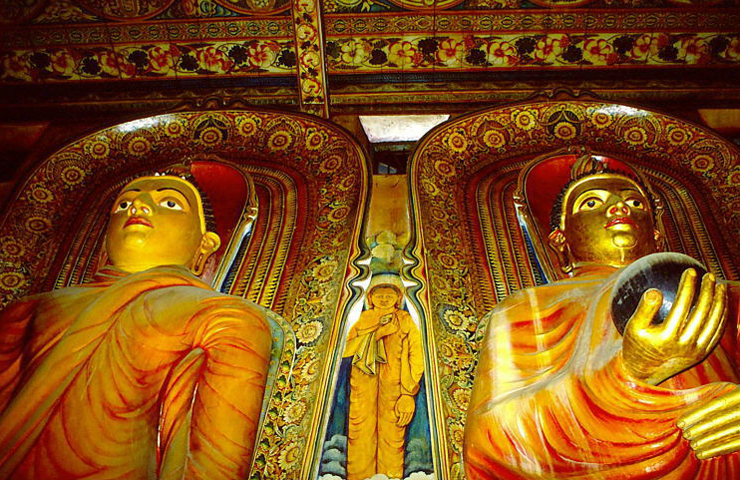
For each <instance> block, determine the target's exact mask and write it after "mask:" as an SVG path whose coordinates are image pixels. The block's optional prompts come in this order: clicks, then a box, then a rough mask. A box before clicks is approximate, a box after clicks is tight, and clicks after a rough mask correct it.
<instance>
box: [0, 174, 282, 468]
mask: <svg viewBox="0 0 740 480" xmlns="http://www.w3.org/2000/svg"><path fill="white" fill-rule="evenodd" d="M134 209H136V212H134ZM219 244H220V239H219V238H218V235H216V234H215V233H213V232H209V231H207V228H206V221H205V216H204V211H203V205H202V200H201V196H200V193H199V192H198V190H197V189H196V188H195V187H194V185H193V184H191V183H190V182H188V181H186V180H183V179H181V178H179V177H173V176H157V177H143V178H140V179H137V180H134V181H132V182H131V183H129V184H128V185H127V186H125V187H124V188H123V190H122V191H121V193H120V194H119V195H118V197H117V199H116V202H115V203H114V207H113V208H112V210H111V218H110V221H109V224H108V230H107V233H106V250H107V253H108V257H109V259H110V261H111V263H112V265H111V266H108V267H105V268H103V269H102V270H101V271H100V272H98V274H97V275H96V276H95V278H94V280H93V282H92V283H89V284H85V285H82V286H77V287H70V288H64V289H60V290H56V291H53V292H48V293H43V294H40V295H35V296H32V297H28V298H25V299H22V300H21V301H19V302H17V303H15V304H13V305H11V306H10V307H9V308H8V309H6V310H5V311H3V312H1V313H0V352H2V353H0V372H1V373H0V425H1V426H2V427H1V428H0V478H13V479H21V480H23V479H29V480H30V479H34V480H44V479H79V478H93V477H94V478H127V479H129V478H131V479H134V478H160V479H164V478H184V479H195V478H199V479H200V478H202V479H214V480H216V479H241V478H246V477H247V476H248V469H249V466H250V463H251V457H252V451H253V448H254V441H255V437H256V433H257V426H258V422H259V416H260V409H261V405H262V396H263V392H264V388H265V381H266V376H267V369H268V365H269V360H270V345H271V335H270V330H269V327H268V325H267V322H266V319H265V313H264V309H262V308H261V307H258V306H257V305H254V304H252V303H251V302H248V301H246V300H244V299H241V298H237V297H232V296H228V295H223V294H221V293H219V292H216V291H214V290H213V289H212V288H210V286H208V285H207V284H205V283H204V282H203V281H201V280H200V279H199V278H197V277H196V276H195V275H193V273H194V272H198V271H201V270H202V269H203V265H204V264H205V262H206V261H207V260H208V258H209V256H210V255H211V254H212V253H213V252H214V251H216V249H218V247H219Z"/></svg>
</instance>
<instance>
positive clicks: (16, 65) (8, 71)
mask: <svg viewBox="0 0 740 480" xmlns="http://www.w3.org/2000/svg"><path fill="white" fill-rule="evenodd" d="M7 77H11V78H15V79H18V80H25V81H31V80H33V78H32V77H31V68H30V66H29V65H28V62H27V61H26V59H25V58H23V57H20V56H18V55H16V54H14V53H10V54H6V55H3V78H7Z"/></svg>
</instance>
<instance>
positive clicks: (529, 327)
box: [464, 268, 740, 480]
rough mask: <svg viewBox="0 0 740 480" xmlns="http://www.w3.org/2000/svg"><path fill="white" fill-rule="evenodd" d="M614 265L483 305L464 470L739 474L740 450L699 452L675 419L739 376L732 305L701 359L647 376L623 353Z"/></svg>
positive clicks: (517, 475)
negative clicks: (647, 379)
mask: <svg viewBox="0 0 740 480" xmlns="http://www.w3.org/2000/svg"><path fill="white" fill-rule="evenodd" d="M614 272H615V270H614V269H611V268H601V269H592V270H591V271H589V272H583V274H582V275H579V276H577V277H574V278H571V279H566V280H562V281H559V282H555V283H552V284H549V285H545V286H540V287H535V288H529V289H526V290H523V291H520V292H518V293H516V294H514V295H512V296H510V297H509V298H507V299H506V300H505V301H504V302H502V303H501V304H500V305H499V306H498V307H497V308H496V309H495V310H493V311H492V312H491V314H490V316H489V323H488V330H487V334H486V340H485V343H484V346H483V349H482V353H481V358H480V363H479V364H478V370H477V372H476V381H475V386H474V388H473V394H472V398H471V402H470V407H469V409H468V420H467V424H466V429H465V440H464V450H465V452H464V453H465V469H466V474H467V478H468V479H470V480H481V479H497V480H498V479H505V480H515V479H516V480H524V479H547V480H551V479H579V480H617V479H624V480H627V479H639V480H657V479H664V480H668V479H670V480H697V479H698V480H710V479H711V480H729V479H731V478H732V479H735V478H740V453H734V454H730V455H724V456H721V457H717V458H713V459H710V460H704V461H699V460H697V458H696V456H695V455H694V454H693V452H692V450H691V448H690V447H689V445H688V441H687V440H685V439H684V438H683V436H682V433H681V430H680V429H679V428H678V427H677V426H676V420H677V419H678V417H679V416H680V415H681V414H682V413H684V412H686V411H687V410H688V409H689V408H692V407H694V406H697V405H698V402H700V401H701V400H702V399H709V398H714V397H716V396H719V395H721V394H723V393H725V392H728V391H731V390H733V389H734V385H733V384H731V383H723V382H733V383H736V382H737V381H738V375H737V370H736V366H735V359H736V358H737V357H736V356H735V355H737V329H736V325H737V312H736V311H732V312H731V314H730V317H728V321H727V324H728V327H727V330H726V332H725V336H724V338H723V339H722V343H721V344H720V345H718V347H717V348H716V349H715V350H714V352H713V353H712V354H711V355H710V356H709V357H708V358H707V359H705V360H704V361H703V362H702V363H701V364H699V365H697V366H695V367H694V368H692V369H690V370H688V371H686V372H683V373H681V374H680V375H678V376H676V377H673V378H671V379H669V380H667V381H666V382H663V383H662V384H661V385H660V386H651V385H648V384H645V383H642V382H639V381H638V380H635V379H633V378H632V377H630V376H629V375H628V374H627V371H626V369H625V367H624V364H623V361H622V356H621V354H620V351H621V342H622V340H621V337H620V335H619V333H618V332H617V330H616V328H615V327H614V325H613V322H612V319H611V313H610V308H611V307H610V298H611V290H612V286H613V285H614V281H615V279H616V276H617V275H616V274H614ZM732 301H733V302H735V303H736V302H737V298H735V299H734V300H732ZM716 382H721V383H716Z"/></svg>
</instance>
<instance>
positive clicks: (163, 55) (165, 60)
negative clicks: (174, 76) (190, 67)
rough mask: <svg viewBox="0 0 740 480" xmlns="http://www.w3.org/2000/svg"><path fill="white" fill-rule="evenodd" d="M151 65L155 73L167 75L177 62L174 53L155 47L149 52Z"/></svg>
mask: <svg viewBox="0 0 740 480" xmlns="http://www.w3.org/2000/svg"><path fill="white" fill-rule="evenodd" d="M149 64H150V65H151V67H152V71H153V72H156V73H167V72H169V71H170V69H171V68H172V67H173V66H174V65H175V61H174V59H173V58H172V52H170V51H169V50H165V49H164V48H162V47H154V48H152V49H150V50H149Z"/></svg>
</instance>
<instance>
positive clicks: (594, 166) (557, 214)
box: [550, 153, 659, 232]
mask: <svg viewBox="0 0 740 480" xmlns="http://www.w3.org/2000/svg"><path fill="white" fill-rule="evenodd" d="M602 174H614V175H619V176H621V177H624V178H627V179H628V180H630V181H632V182H634V183H635V184H637V186H639V187H640V189H642V191H643V192H644V193H645V196H646V197H647V199H648V202H649V203H650V212H651V213H652V215H653V223H655V224H656V225H657V214H656V212H657V210H658V208H659V206H658V205H657V203H656V199H655V196H654V195H653V192H652V190H651V189H650V188H649V187H648V186H647V184H646V183H645V181H644V180H643V179H642V178H641V177H640V176H638V175H634V174H632V173H629V172H626V171H622V170H617V169H613V168H609V165H608V163H607V162H605V161H603V160H602V159H601V158H599V157H596V156H593V155H591V154H590V153H586V154H585V155H583V156H582V157H580V158H579V159H578V160H577V161H576V163H574V164H573V166H572V167H571V171H570V180H568V182H567V183H566V184H565V185H564V186H563V188H562V189H561V190H560V192H559V193H558V196H557V197H556V198H555V202H554V203H553V206H552V210H550V231H551V232H553V231H555V230H557V229H559V228H560V221H561V218H562V215H563V201H564V200H565V195H566V194H567V193H568V190H569V189H570V187H571V186H572V185H573V184H574V183H576V182H579V181H580V180H582V179H584V178H586V177H591V176H594V175H602Z"/></svg>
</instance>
